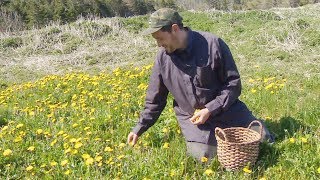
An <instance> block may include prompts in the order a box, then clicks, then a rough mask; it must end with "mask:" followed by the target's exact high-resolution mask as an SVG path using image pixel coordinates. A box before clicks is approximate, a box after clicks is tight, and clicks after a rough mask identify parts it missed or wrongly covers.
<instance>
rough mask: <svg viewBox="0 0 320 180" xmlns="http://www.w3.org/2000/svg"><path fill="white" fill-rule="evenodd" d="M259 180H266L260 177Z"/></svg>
mask: <svg viewBox="0 0 320 180" xmlns="http://www.w3.org/2000/svg"><path fill="white" fill-rule="evenodd" d="M259 180H267V179H266V178H265V177H261V178H259Z"/></svg>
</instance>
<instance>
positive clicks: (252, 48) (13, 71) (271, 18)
mask: <svg viewBox="0 0 320 180" xmlns="http://www.w3.org/2000/svg"><path fill="white" fill-rule="evenodd" d="M319 8H320V4H315V5H308V6H304V7H301V8H296V9H272V10H269V11H243V12H228V13H227V12H220V11H210V12H182V16H183V17H184V21H185V24H186V25H188V26H190V27H191V28H192V29H193V30H204V31H210V32H212V33H214V34H216V35H218V36H220V37H221V38H222V39H224V40H225V41H226V42H227V44H228V45H229V46H230V49H231V51H232V52H233V55H234V58H235V60H236V63H237V66H238V69H239V71H240V74H241V77H242V83H243V91H242V95H241V97H240V99H241V100H242V101H244V102H245V103H246V104H247V105H248V107H249V108H250V109H251V110H252V111H253V113H254V114H255V115H256V116H257V117H259V118H262V119H265V120H266V124H267V126H268V127H269V129H270V131H272V132H273V133H274V134H275V136H276V142H275V143H274V144H273V145H268V144H262V145H261V153H260V155H259V159H258V161H257V163H256V164H255V165H254V166H251V167H249V168H248V169H245V170H240V171H237V172H229V171H226V170H224V169H223V168H221V167H220V165H219V162H218V161H217V159H214V160H213V161H212V162H211V163H198V162H196V161H194V160H193V159H192V158H190V157H187V156H186V153H185V151H186V148H185V142H184V139H183V136H182V135H181V131H180V129H179V126H178V124H177V121H176V118H175V115H174V113H173V109H172V107H171V104H172V100H173V99H172V97H171V96H169V99H168V103H167V104H168V105H167V107H166V109H165V110H164V112H163V113H162V115H161V116H160V118H159V120H158V122H157V123H156V125H154V126H153V127H152V128H150V129H149V130H148V131H147V132H146V133H145V134H143V136H142V137H141V138H140V139H139V144H138V145H137V146H135V147H131V146H129V145H127V144H126V138H127V135H128V133H129V132H130V130H131V128H132V127H133V126H134V125H135V123H136V122H137V119H138V116H139V113H140V111H141V110H142V109H143V104H144V97H145V91H146V88H147V84H148V78H149V75H150V72H151V67H152V62H153V58H154V56H155V53H156V50H157V47H156V46H155V42H154V40H152V38H151V37H142V36H140V35H139V34H138V33H139V32H140V31H141V30H142V29H143V28H145V27H146V25H147V17H146V16H141V17H134V18H127V19H117V18H112V19H91V20H84V19H81V20H79V21H77V22H75V23H70V24H67V25H55V24H53V25H50V26H47V27H46V28H43V29H34V30H30V31H24V32H15V33H1V34H0V38H1V39H0V66H1V69H0V72H1V74H0V144H1V146H0V177H1V179H21V178H22V179H25V178H26V179H79V178H81V179H212V178H213V179H288V178H290V179H319V178H320V128H319V127H320V121H319V120H320V119H319V117H320V110H319V109H320V106H319V100H320V54H319V52H320V16H319V13H318V11H319V10H318V9H319ZM289 176H290V177H289Z"/></svg>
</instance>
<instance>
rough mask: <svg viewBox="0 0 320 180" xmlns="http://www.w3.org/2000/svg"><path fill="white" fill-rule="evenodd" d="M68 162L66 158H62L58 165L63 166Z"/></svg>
mask: <svg viewBox="0 0 320 180" xmlns="http://www.w3.org/2000/svg"><path fill="white" fill-rule="evenodd" d="M68 162H69V161H68V160H63V161H61V163H60V165H61V166H65V165H67V164H68Z"/></svg>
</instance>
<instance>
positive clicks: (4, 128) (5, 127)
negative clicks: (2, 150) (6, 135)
mask: <svg viewBox="0 0 320 180" xmlns="http://www.w3.org/2000/svg"><path fill="white" fill-rule="evenodd" d="M8 128H9V127H8V126H3V128H2V129H1V131H5V130H7V129H8Z"/></svg>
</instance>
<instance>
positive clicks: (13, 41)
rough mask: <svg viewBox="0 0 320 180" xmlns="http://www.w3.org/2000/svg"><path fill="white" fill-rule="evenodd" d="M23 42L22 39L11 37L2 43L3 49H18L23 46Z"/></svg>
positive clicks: (0, 42)
mask: <svg viewBox="0 0 320 180" xmlns="http://www.w3.org/2000/svg"><path fill="white" fill-rule="evenodd" d="M22 43H23V41H22V38H20V37H9V38H5V39H3V40H1V41H0V45H1V47H2V48H17V47H20V46H21V45H22Z"/></svg>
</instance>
